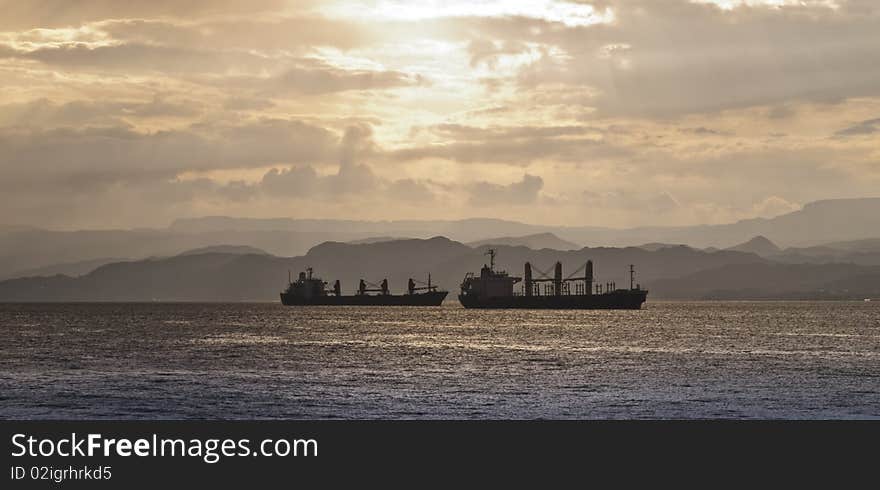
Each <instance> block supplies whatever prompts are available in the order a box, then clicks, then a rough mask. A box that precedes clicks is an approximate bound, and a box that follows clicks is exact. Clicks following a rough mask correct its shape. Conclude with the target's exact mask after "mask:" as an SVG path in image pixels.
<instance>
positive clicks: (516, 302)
mask: <svg viewBox="0 0 880 490" xmlns="http://www.w3.org/2000/svg"><path fill="white" fill-rule="evenodd" d="M486 253H487V255H489V264H485V265H483V267H482V268H481V269H480V275H479V276H477V275H475V274H473V273H470V272H469V273H467V274H466V275H465V277H464V280H463V281H462V283H461V294H459V295H458V300H459V301H460V302H461V304H462V306H464V307H465V308H539V309H640V308H641V307H642V303H644V302H645V299H646V298H647V296H648V291H647V290H645V289H642V288H641V286H640V285H638V284H635V267H634V266H633V265H630V267H629V273H630V285H629V289H618V288H617V285H616V284H615V283H614V282H607V283H604V284H600V283H596V281H595V279H594V277H593V261H592V260H588V261H587V262H586V263H585V264H584V265H583V266H581V267H580V268H578V269H577V270H576V271H575V272H573V273H572V274H571V275H569V276H568V277H563V276H562V263H561V262H556V264H555V265H554V268H553V275H552V276H551V275H550V274H547V273H544V272H542V271H540V270H539V269H538V268H537V267H534V268H533V266H532V265H531V264H530V263H529V262H526V263H525V266H524V268H523V277H516V276H511V275H509V274H508V273H507V272H505V271H500V270H496V269H495V255H496V250H495V249H489V250H488V251H487V252H486ZM533 269H534V270H535V271H536V272H538V273H539V274H538V277H534V276H535V275H534V274H533ZM581 273H582V274H583V275H582V276H579V275H578V274H581ZM521 281H522V283H523V284H522V287H521V290H520V291H515V290H514V289H515V287H514V285H515V284H517V283H519V282H521Z"/></svg>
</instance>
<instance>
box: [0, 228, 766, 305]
mask: <svg viewBox="0 0 880 490" xmlns="http://www.w3.org/2000/svg"><path fill="white" fill-rule="evenodd" d="M486 248H487V247H485V246H481V247H478V248H471V247H468V246H467V245H464V244H462V243H459V242H456V241H452V240H449V239H447V238H444V237H434V238H431V239H411V240H398V241H390V242H381V243H371V244H348V243H341V242H325V243H322V244H320V245H317V246H315V247H313V248H312V249H310V250H309V252H308V253H307V254H305V255H303V256H299V257H290V258H284V257H276V256H272V255H255V254H246V255H242V254H225V253H206V254H195V255H177V256H173V257H167V258H160V259H147V260H139V261H132V262H121V263H113V264H107V265H104V266H102V267H99V268H97V269H96V270H94V271H93V272H91V273H89V274H87V275H85V276H82V277H77V278H71V277H67V276H60V275H59V276H53V277H42V278H27V279H12V280H8V281H0V301H152V300H163V301H277V300H278V293H279V291H280V290H281V289H282V288H283V287H284V285H285V284H286V280H287V274H288V271H290V272H292V273H294V274H295V273H296V272H298V271H301V270H304V269H305V268H306V267H312V268H314V270H315V273H316V274H317V275H319V276H320V277H322V278H324V279H325V280H327V281H330V280H334V279H340V280H341V281H342V288H343V291H345V292H347V293H349V294H350V293H353V292H354V290H355V288H356V284H357V281H358V280H359V279H361V278H364V279H366V280H368V281H371V282H378V281H380V280H381V279H383V278H388V280H389V282H390V284H391V289H392V291H397V292H400V291H402V290H403V289H404V288H405V284H406V280H407V279H408V278H410V277H413V278H415V279H421V280H424V278H425V277H426V276H427V275H428V274H429V273H430V274H432V279H433V280H434V283H436V284H438V285H440V286H441V287H445V288H446V289H448V290H450V291H452V292H453V293H455V292H457V287H458V284H459V283H460V282H461V279H462V277H463V276H464V274H465V273H466V272H476V271H479V268H480V267H481V266H482V265H483V264H484V263H486V261H487V257H486V256H485V252H486ZM497 248H498V258H497V266H498V267H499V268H502V269H507V270H508V271H509V272H511V273H512V274H514V275H520V274H521V271H522V267H523V264H524V263H525V262H526V261H530V262H531V263H532V264H533V268H534V270H535V271H536V274H539V273H540V272H539V271H541V270H543V271H549V270H550V269H551V268H552V266H553V263H554V262H555V261H557V260H559V261H561V262H562V263H563V273H564V274H565V275H566V276H568V275H570V274H571V273H572V272H574V271H575V270H576V269H577V268H578V267H580V266H581V265H583V264H584V263H585V262H586V261H587V259H592V260H593V261H594V270H595V274H596V279H597V281H600V282H608V281H614V282H616V283H618V284H620V285H624V284H628V273H627V271H628V266H629V264H636V275H637V282H639V283H640V284H642V286H643V287H652V286H651V285H652V283H653V282H654V281H656V280H659V279H661V278H669V277H678V276H681V275H687V274H692V273H694V272H698V271H701V270H706V269H712V268H717V267H721V266H724V265H744V264H751V263H755V262H758V263H762V262H765V260H764V259H762V258H760V257H758V256H757V255H754V254H746V253H741V252H730V251H720V252H716V253H713V254H709V253H705V252H702V251H699V250H694V249H690V248H687V247H677V248H669V249H662V250H658V251H654V252H651V251H647V250H643V249H640V248H636V247H627V248H584V249H581V250H572V251H565V252H563V251H556V250H550V249H542V250H533V249H530V248H527V247H524V246H518V247H510V246H498V247H497ZM454 297H455V295H454V294H453V295H451V298H454Z"/></svg>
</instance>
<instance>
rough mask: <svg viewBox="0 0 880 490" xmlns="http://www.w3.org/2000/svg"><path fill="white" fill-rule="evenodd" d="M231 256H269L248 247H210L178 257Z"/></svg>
mask: <svg viewBox="0 0 880 490" xmlns="http://www.w3.org/2000/svg"><path fill="white" fill-rule="evenodd" d="M211 253H214V254H231V255H247V254H256V255H269V253H268V252H266V251H265V250H261V249H259V248H256V247H250V246H248V245H211V246H210V247H200V248H194V249H192V250H187V251H186V252H182V253H179V254H178V255H199V254H211Z"/></svg>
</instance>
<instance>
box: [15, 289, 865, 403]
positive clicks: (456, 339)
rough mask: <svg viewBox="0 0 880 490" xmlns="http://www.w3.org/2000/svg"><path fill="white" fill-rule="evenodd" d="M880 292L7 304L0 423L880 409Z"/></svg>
mask: <svg viewBox="0 0 880 490" xmlns="http://www.w3.org/2000/svg"><path fill="white" fill-rule="evenodd" d="M878 407H880V304H878V303H876V302H872V303H852V302H756V303H744V302H699V303H675V302H670V303H663V302H650V301H649V303H647V304H646V305H645V308H644V309H643V310H640V311H515V310H507V311H474V310H465V309H463V308H461V307H459V306H458V305H452V304H450V305H444V306H442V307H438V308H357V307H344V308H321V307H313V308H285V307H282V306H280V305H276V304H21V305H10V304H6V305H2V306H0V417H2V418H7V419H8V418H50V419H58V418H63V419H67V418H114V419H115V418H144V419H153V418H210V419H215V418H391V419H398V418H416V419H423V418H455V419H472V418H504V419H507V418H667V417H672V418H707V417H708V418H717V417H721V418H878V417H880V408H878Z"/></svg>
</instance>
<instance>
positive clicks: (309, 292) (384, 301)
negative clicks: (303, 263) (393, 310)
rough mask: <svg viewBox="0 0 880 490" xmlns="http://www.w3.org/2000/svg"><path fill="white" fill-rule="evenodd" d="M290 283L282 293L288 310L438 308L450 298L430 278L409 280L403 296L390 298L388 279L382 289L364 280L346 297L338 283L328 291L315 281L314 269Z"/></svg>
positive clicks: (382, 284) (317, 280)
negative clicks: (301, 307) (398, 307)
mask: <svg viewBox="0 0 880 490" xmlns="http://www.w3.org/2000/svg"><path fill="white" fill-rule="evenodd" d="M287 283H288V284H287V289H285V290H284V291H283V292H282V293H281V304H283V305H285V306H312V305H315V306H345V305H349V306H439V305H440V303H442V302H443V300H444V299H445V298H446V295H447V294H449V292H448V291H441V290H439V289H437V286H434V285H432V284H431V275H430V274H429V275H428V282H427V284H424V285H420V284H421V283H418V281H415V280H413V279H412V278H410V280H409V284H408V285H407V291H406V293H404V294H391V293H390V292H389V290H388V279H383V280H382V282H381V283H380V284H379V285H375V284H371V283H368V282H367V281H364V280H363V279H361V281H360V284H359V285H358V290H357V292H356V293H355V294H354V295H348V296H345V295H343V294H342V286H341V284H340V283H339V280H337V281H336V282H334V283H333V288H332V289H329V290H328V289H327V283H326V282H325V281H323V280H322V279H321V278H319V277H315V276H314V275H313V271H312V268H311V267H309V268H307V269H306V270H305V272H300V273H299V277H298V278H297V280H296V281H291V280H290V277H288V279H287Z"/></svg>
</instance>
